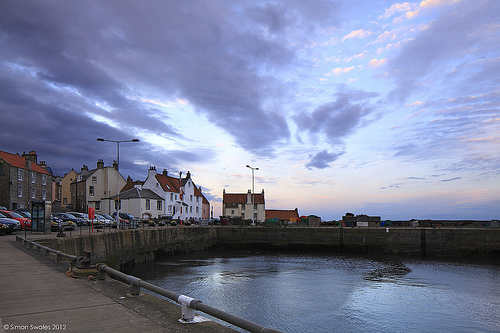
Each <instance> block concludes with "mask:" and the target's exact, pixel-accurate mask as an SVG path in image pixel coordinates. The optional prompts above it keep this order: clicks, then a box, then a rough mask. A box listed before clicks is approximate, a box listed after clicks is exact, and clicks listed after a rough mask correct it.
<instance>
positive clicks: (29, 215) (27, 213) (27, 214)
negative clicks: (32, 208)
mask: <svg viewBox="0 0 500 333" xmlns="http://www.w3.org/2000/svg"><path fill="white" fill-rule="evenodd" d="M20 214H21V215H24V216H25V217H27V218H31V213H29V212H22V213H20Z"/></svg>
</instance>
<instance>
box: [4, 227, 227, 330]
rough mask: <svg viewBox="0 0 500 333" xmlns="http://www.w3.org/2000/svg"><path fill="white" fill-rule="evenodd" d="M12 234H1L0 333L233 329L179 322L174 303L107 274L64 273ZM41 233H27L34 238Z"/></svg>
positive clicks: (61, 265) (60, 266) (64, 266)
mask: <svg viewBox="0 0 500 333" xmlns="http://www.w3.org/2000/svg"><path fill="white" fill-rule="evenodd" d="M17 234H19V235H21V236H22V237H24V232H19V231H18V232H17ZM49 236H50V237H55V235H49ZM15 237H16V236H15V234H11V235H6V236H0V324H1V325H0V333H9V332H26V331H61V332H195V333H196V332H234V330H232V329H230V328H228V327H225V326H222V325H220V324H218V323H215V322H213V321H206V322H202V323H196V324H182V323H180V322H179V321H178V319H179V318H180V315H181V311H180V306H179V305H178V304H174V303H171V302H169V301H167V300H163V299H160V298H159V297H156V296H153V295H149V294H145V293H144V294H141V296H136V297H134V296H130V295H128V294H129V292H130V291H129V287H128V286H127V285H126V284H123V283H120V282H118V281H115V280H112V279H110V278H107V279H106V280H104V281H101V280H97V281H90V280H87V279H75V278H70V277H67V276H66V275H65V272H66V271H67V270H68V267H69V265H68V262H57V261H55V260H54V259H52V258H51V257H46V256H44V254H43V253H42V252H37V251H35V250H33V249H28V248H26V247H24V245H22V244H19V243H17V242H16V240H15ZM43 237H47V236H46V235H41V234H40V235H37V234H30V233H28V239H32V240H35V241H36V239H38V238H43Z"/></svg>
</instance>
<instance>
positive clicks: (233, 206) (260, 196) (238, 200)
mask: <svg viewBox="0 0 500 333" xmlns="http://www.w3.org/2000/svg"><path fill="white" fill-rule="evenodd" d="M222 215H223V216H227V217H241V218H243V219H245V220H253V221H256V222H264V220H265V219H266V200H265V198H264V189H263V190H262V193H251V191H250V190H248V192H247V193H226V190H225V189H224V190H223V191H222Z"/></svg>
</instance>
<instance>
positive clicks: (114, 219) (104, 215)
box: [98, 213, 125, 228]
mask: <svg viewBox="0 0 500 333" xmlns="http://www.w3.org/2000/svg"><path fill="white" fill-rule="evenodd" d="M98 215H99V216H103V217H104V218H105V219H106V220H109V221H111V222H110V223H111V224H110V225H111V227H113V228H116V225H117V224H118V222H119V221H120V220H119V219H116V218H114V217H113V216H111V215H108V214H101V213H99V214H98ZM123 221H125V220H123ZM105 223H106V222H105ZM106 225H107V224H106Z"/></svg>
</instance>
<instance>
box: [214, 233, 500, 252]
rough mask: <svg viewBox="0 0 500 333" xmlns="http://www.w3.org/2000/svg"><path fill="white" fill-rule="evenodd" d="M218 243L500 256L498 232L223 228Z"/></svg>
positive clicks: (257, 246) (218, 235) (229, 246)
mask: <svg viewBox="0 0 500 333" xmlns="http://www.w3.org/2000/svg"><path fill="white" fill-rule="evenodd" d="M217 241H218V243H219V244H220V245H222V246H225V247H228V248H240V249H269V250H301V251H308V250H316V251H331V252H338V253H383V254H397V255H418V256H423V257H426V256H428V257H459V256H464V257H472V256H478V257H497V258H498V257H500V229H492V228H484V229H474V228H470V229H460V228H401V227H395V228H383V227H379V228H333V227H332V228H330V227H320V228H311V227H303V228H301V227H293V228H218V230H217Z"/></svg>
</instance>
